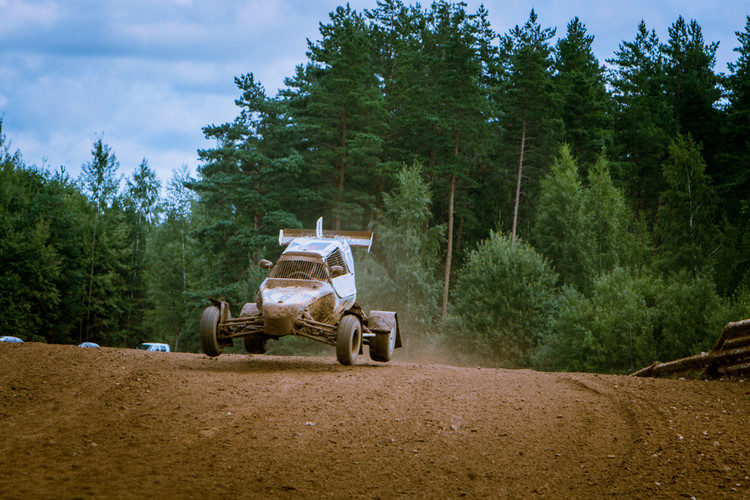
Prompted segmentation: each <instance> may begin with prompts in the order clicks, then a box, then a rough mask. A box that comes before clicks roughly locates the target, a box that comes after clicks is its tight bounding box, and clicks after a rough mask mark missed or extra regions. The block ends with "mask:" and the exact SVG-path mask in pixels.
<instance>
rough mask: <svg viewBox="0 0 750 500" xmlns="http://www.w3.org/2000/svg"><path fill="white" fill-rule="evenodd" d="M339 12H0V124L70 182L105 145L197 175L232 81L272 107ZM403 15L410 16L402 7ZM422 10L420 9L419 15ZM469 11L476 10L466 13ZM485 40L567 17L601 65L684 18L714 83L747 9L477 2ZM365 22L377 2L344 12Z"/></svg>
mask: <svg viewBox="0 0 750 500" xmlns="http://www.w3.org/2000/svg"><path fill="white" fill-rule="evenodd" d="M344 3H345V2H337V1H334V0H235V1H231V2H230V1H223V0H218V1H216V0H214V1H208V0H129V1H126V2H124V1H118V0H97V1H89V0H64V1H63V0H0V117H2V120H3V133H4V134H5V136H6V139H7V140H9V141H10V143H11V150H12V151H15V150H20V152H21V154H22V155H23V159H24V161H25V162H26V164H28V165H36V166H39V167H44V168H48V169H51V170H57V169H58V168H60V166H64V167H65V169H66V171H67V172H69V173H70V174H71V175H72V176H74V177H76V176H77V175H78V174H79V173H80V170H81V165H82V164H84V163H86V162H88V161H90V159H91V147H92V143H93V141H94V140H95V139H96V138H98V137H102V138H103V139H104V142H105V143H106V144H109V146H110V147H111V148H112V150H113V151H114V153H115V154H116V156H117V158H118V160H119V162H120V172H121V173H122V174H123V175H126V176H129V175H131V173H132V171H133V169H134V168H135V167H136V166H137V165H138V164H140V162H141V161H142V160H143V159H144V158H146V159H147V160H148V163H149V166H150V167H151V168H153V169H154V170H156V172H157V174H158V175H159V177H160V178H161V179H162V181H163V182H165V181H166V180H167V179H168V178H169V177H170V176H171V173H172V171H173V170H174V169H175V168H177V167H180V166H181V165H183V164H187V165H188V166H190V167H191V168H192V169H195V168H196V167H197V166H198V160H197V153H196V151H197V150H198V149H202V148H207V147H211V143H209V142H208V141H206V140H205V138H204V137H203V134H202V132H201V128H202V127H204V126H206V125H209V124H219V123H224V122H228V121H231V120H232V119H233V118H234V117H235V116H236V115H237V109H236V108H235V106H234V99H235V98H236V97H237V96H238V91H237V88H236V87H235V85H234V80H233V79H234V77H235V76H238V75H242V74H245V73H253V74H254V75H255V77H256V79H257V80H259V81H260V82H261V83H262V84H263V85H264V86H265V88H266V89H267V93H268V94H269V95H271V96H274V95H276V92H277V90H278V89H279V88H281V87H282V85H283V79H284V78H285V77H288V76H291V75H292V74H293V72H294V68H295V66H296V65H298V64H301V63H303V62H305V61H306V56H305V52H306V50H307V42H306V40H307V39H310V40H312V41H316V40H318V39H319V30H318V28H319V23H321V22H324V23H326V22H327V21H328V14H329V13H330V12H331V11H333V10H334V9H335V8H336V7H337V6H338V5H342V4H344ZM405 3H409V2H408V1H405ZM421 3H422V5H429V3H430V2H429V1H428V0H425V1H422V2H421ZM466 3H467V4H468V10H469V11H475V10H476V9H477V8H478V7H479V5H480V2H479V1H475V0H466ZM483 3H484V5H485V6H486V7H487V9H488V10H489V13H490V21H491V24H492V27H493V28H494V30H495V31H496V32H498V33H500V34H505V33H507V32H508V30H509V29H511V28H512V27H513V26H515V25H517V24H523V23H524V22H525V21H526V20H527V19H528V15H529V12H530V10H531V8H532V7H533V8H535V10H536V12H537V14H538V15H539V22H540V24H541V25H542V26H544V27H556V28H557V31H558V35H563V36H564V34H565V27H566V24H567V23H568V21H570V19H572V18H573V17H575V16H578V17H579V18H580V19H581V21H582V22H583V23H584V24H585V25H586V27H587V29H588V33H589V34H591V35H594V37H595V40H594V51H595V53H596V55H597V57H598V58H599V60H600V62H601V63H604V60H605V59H607V58H610V57H612V55H613V53H614V52H615V51H616V50H617V47H618V45H619V44H620V43H621V42H622V41H632V40H633V39H634V37H635V32H636V27H637V25H638V22H639V21H640V20H641V19H643V20H645V21H646V25H647V27H648V28H649V29H652V28H653V29H656V31H657V33H658V35H659V37H660V38H661V40H662V41H666V39H667V37H668V35H667V28H668V27H669V26H670V25H671V24H672V23H673V22H674V21H675V20H676V19H677V16H679V15H682V16H683V17H684V18H686V20H690V19H695V20H697V21H698V23H699V24H700V25H701V27H702V28H703V35H704V38H705V40H706V42H714V41H716V42H720V45H719V51H718V55H717V65H716V71H717V72H726V71H727V68H726V64H727V62H733V61H735V60H736V54H735V53H734V52H733V51H732V49H733V48H734V47H736V46H737V37H736V36H735V32H736V31H744V27H745V17H746V16H747V15H748V14H750V4H748V2H747V0H716V1H715V2H709V1H705V0H622V1H620V2H611V1H606V0H537V1H527V0H505V1H496V0H487V1H484V2H483ZM349 4H350V5H351V6H352V8H354V9H356V10H358V11H360V12H361V11H362V10H363V9H367V8H374V7H375V6H376V0H351V1H350V2H349Z"/></svg>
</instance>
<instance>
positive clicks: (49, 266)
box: [0, 0, 750, 373]
mask: <svg viewBox="0 0 750 500" xmlns="http://www.w3.org/2000/svg"><path fill="white" fill-rule="evenodd" d="M745 21H746V23H745V29H744V31H742V32H737V33H735V35H736V45H735V47H734V52H735V54H736V59H735V62H733V63H730V64H729V66H728V68H729V71H728V74H724V73H717V72H716V69H715V65H716V51H717V47H718V44H717V43H716V42H711V41H707V40H704V38H703V35H702V31H701V27H700V25H699V24H698V23H697V22H696V21H694V20H691V21H688V20H686V19H683V18H682V17H678V18H677V19H676V20H675V21H674V23H673V24H672V25H670V26H669V27H667V28H668V30H667V32H668V38H667V39H665V40H660V39H659V37H658V36H657V34H656V30H655V29H653V28H649V27H647V25H646V23H645V22H644V21H641V23H640V24H638V26H633V38H632V40H629V41H622V42H621V43H620V45H619V48H618V50H617V51H616V52H615V53H614V54H611V57H610V58H608V59H606V60H605V61H600V60H598V59H597V57H595V55H594V53H593V51H592V41H593V39H594V36H595V34H590V33H588V32H587V29H586V25H585V24H584V22H583V21H581V20H580V19H579V18H578V17H574V18H572V19H571V20H570V22H569V23H568V24H567V26H565V27H560V28H558V27H546V26H543V25H542V24H540V22H539V18H538V16H537V13H536V12H535V11H533V10H532V11H531V13H530V15H529V17H528V19H527V20H526V21H525V22H523V23H522V24H518V25H516V26H515V27H514V28H513V29H511V30H510V31H508V32H507V33H496V32H495V31H493V29H492V27H491V26H490V23H489V21H488V12H487V11H486V10H484V8H480V9H479V10H478V11H476V12H469V11H467V10H466V5H465V4H462V3H449V2H444V1H438V2H435V3H432V4H431V5H430V6H429V7H427V8H425V7H422V6H420V5H418V4H417V5H408V4H404V3H402V2H401V1H400V0H379V1H378V2H377V3H376V4H374V8H373V9H371V10H369V9H366V10H364V11H363V12H358V11H356V10H353V9H351V8H350V7H349V6H348V5H347V6H345V7H338V8H337V9H336V10H335V11H334V12H332V13H331V14H330V17H329V19H327V20H325V21H322V22H321V23H320V36H319V39H318V40H316V41H308V46H307V50H306V52H305V54H306V62H305V63H304V64H301V65H299V66H298V67H297V68H296V69H295V72H294V74H293V75H291V76H288V77H287V78H286V79H285V82H284V88H283V89H281V90H279V91H278V92H277V95H275V96H271V95H268V94H267V92H266V90H265V88H264V87H263V85H262V83H261V82H259V81H257V79H256V78H255V76H254V75H253V73H246V74H242V75H239V76H237V77H235V83H236V86H237V98H236V100H235V104H236V107H237V116H236V118H234V120H233V121H232V122H229V123H222V124H218V125H216V124H208V125H206V126H205V127H204V128H203V133H204V135H205V137H206V138H207V139H209V143H210V144H211V146H212V147H210V148H208V149H201V150H198V151H197V157H198V160H199V166H198V168H197V172H192V171H191V170H190V169H189V168H188V167H187V166H181V167H180V166H174V169H173V173H172V177H171V178H170V179H168V180H166V181H165V182H164V183H162V180H160V179H158V177H157V176H156V174H155V172H154V170H153V169H152V168H151V167H150V166H149V163H148V160H147V159H145V158H144V159H143V161H142V162H141V164H140V165H138V166H137V167H135V168H133V167H132V166H128V171H131V170H132V171H133V174H132V176H130V177H124V176H123V175H122V174H121V173H120V163H119V161H118V160H117V156H116V152H115V151H113V150H112V148H111V147H110V146H109V145H108V144H106V143H105V142H104V140H103V138H101V137H100V138H98V139H96V140H95V141H94V142H93V144H92V149H91V156H90V158H89V159H88V161H87V162H86V163H84V164H83V165H82V168H81V174H80V176H78V177H76V178H73V177H71V176H70V175H69V174H68V173H67V169H66V168H65V166H60V167H58V168H57V169H56V170H50V169H48V168H40V167H37V166H35V165H27V164H25V163H24V161H23V154H22V152H21V151H13V150H12V149H11V139H12V138H8V137H6V136H5V135H4V133H3V132H2V122H0V262H2V267H1V268H0V311H2V314H1V315H0V332H2V334H4V335H18V336H20V337H21V338H23V339H24V340H27V341H39V342H48V343H59V344H78V343H80V342H83V341H92V342H97V343H99V344H101V345H104V346H113V347H135V346H137V345H138V344H140V343H141V342H145V341H161V342H168V343H169V344H171V346H172V348H173V349H174V350H176V351H183V352H186V351H187V352H200V342H199V338H198V322H199V320H200V315H201V311H202V310H203V308H204V307H206V306H207V305H208V304H209V303H208V300H207V297H209V296H210V297H216V298H218V299H221V300H225V301H227V302H229V303H230V304H232V308H233V312H235V313H239V310H240V308H241V307H242V305H243V304H244V303H246V302H253V301H254V300H255V294H256V291H257V288H258V285H259V284H260V282H261V281H262V280H263V279H264V276H265V274H266V272H267V271H265V270H263V269H260V268H259V266H258V261H259V260H260V259H264V258H265V259H270V260H275V259H276V258H278V256H279V255H280V253H281V251H282V250H283V248H281V247H280V246H279V243H278V232H279V229H281V228H303V227H304V228H310V227H314V225H315V221H316V220H317V219H318V217H323V220H324V224H325V227H326V229H334V230H373V231H374V232H375V242H374V244H373V248H372V251H371V252H370V253H367V252H366V251H364V250H357V249H355V251H354V253H355V260H356V262H357V280H358V288H359V302H360V303H361V304H362V307H363V308H364V309H365V310H369V309H382V310H394V311H397V312H398V315H399V318H400V323H401V331H402V333H403V335H404V339H405V346H404V349H401V350H400V351H399V352H398V353H397V356H401V357H402V359H420V358H422V356H432V357H435V358H436V359H437V358H438V357H439V359H442V360H447V361H451V362H455V363H461V364H474V365H481V366H497V367H508V368H525V367H528V368H534V369H539V370H560V371H591V372H601V373H628V372H631V371H634V370H636V369H638V368H641V367H644V366H647V365H649V364H651V363H652V362H654V361H656V360H660V361H669V360H672V359H677V358H680V357H684V356H689V355H693V354H697V353H699V352H701V351H707V350H709V349H710V348H711V346H712V345H713V343H714V341H715V340H716V338H717V337H718V335H719V333H720V332H721V329H722V327H723V326H724V324H725V323H727V322H729V321H737V320H740V319H745V318H748V317H750V16H748V17H747V18H746V20H745ZM659 28H664V27H662V26H660V27H659ZM302 49H304V48H301V50H302ZM605 63H606V64H605ZM232 349H233V350H230V352H243V351H242V348H241V347H239V346H238V347H235V348H232ZM269 353H271V354H273V353H276V354H321V353H328V349H327V348H326V347H325V346H321V345H319V344H316V343H314V342H310V341H308V340H306V339H299V338H285V339H282V340H280V341H278V342H274V343H272V345H271V347H270V350H269ZM329 354H330V353H329ZM397 359H398V358H397Z"/></svg>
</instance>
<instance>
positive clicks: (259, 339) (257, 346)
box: [242, 335, 268, 354]
mask: <svg viewBox="0 0 750 500" xmlns="http://www.w3.org/2000/svg"><path fill="white" fill-rule="evenodd" d="M242 340H243V341H244V342H245V351H247V353H248V354H265V353H266V351H267V350H268V337H266V336H265V335H248V336H246V337H242Z"/></svg>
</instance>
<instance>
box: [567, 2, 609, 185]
mask: <svg viewBox="0 0 750 500" xmlns="http://www.w3.org/2000/svg"><path fill="white" fill-rule="evenodd" d="M593 41H594V37H593V36H592V35H587V34H586V26H585V25H584V24H583V23H581V21H580V20H579V19H578V18H577V17H576V18H574V19H573V20H572V21H570V22H569V23H568V29H567V33H566V36H565V38H562V39H560V40H558V42H557V44H556V45H555V64H554V68H555V77H554V83H555V88H556V91H557V92H558V93H559V94H560V98H561V101H562V108H561V110H562V120H563V123H564V125H565V134H564V136H563V139H564V141H565V142H567V143H568V144H569V145H570V148H571V153H572V154H573V157H575V158H576V159H577V160H578V163H579V166H580V168H581V170H582V175H584V176H585V175H586V173H587V172H588V169H589V168H590V167H591V166H593V165H594V164H595V163H596V161H597V158H598V157H599V155H601V154H602V151H603V150H604V149H605V148H606V147H607V146H608V145H609V143H610V142H611V139H612V118H611V115H610V114H609V113H608V111H609V96H608V95H607V91H606V88H605V74H604V67H603V66H600V65H599V61H598V60H597V59H596V57H595V56H594V53H593V51H592V49H591V44H592V42H593Z"/></svg>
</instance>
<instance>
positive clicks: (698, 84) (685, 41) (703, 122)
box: [663, 16, 721, 175]
mask: <svg viewBox="0 0 750 500" xmlns="http://www.w3.org/2000/svg"><path fill="white" fill-rule="evenodd" d="M718 46H719V44H718V42H713V43H711V44H706V43H704V41H703V33H702V30H701V27H700V26H699V25H698V23H697V22H696V21H695V20H691V21H690V23H686V22H685V20H684V19H683V18H682V16H680V17H678V18H677V21H675V22H674V23H673V24H672V26H670V27H669V40H668V41H667V43H666V45H665V46H664V48H663V51H664V54H665V56H666V60H665V70H666V84H667V85H666V90H667V92H668V94H669V97H670V98H671V101H672V109H673V110H674V116H675V120H676V121H677V123H678V124H679V130H680V133H681V134H683V135H688V134H690V135H691V136H692V137H693V140H695V141H696V142H697V143H698V144H701V146H702V148H703V157H704V159H706V161H707V162H708V163H709V165H714V164H715V163H716V158H717V155H718V153H719V151H718V150H717V148H718V144H719V141H718V138H719V134H717V133H716V131H717V129H718V127H719V112H718V109H717V107H716V106H717V104H718V102H719V99H720V98H721V90H720V88H719V77H718V76H717V75H716V74H715V73H714V71H713V69H714V66H715V64H716V49H717V48H718ZM708 173H709V175H711V173H712V172H711V169H709V172H708Z"/></svg>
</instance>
